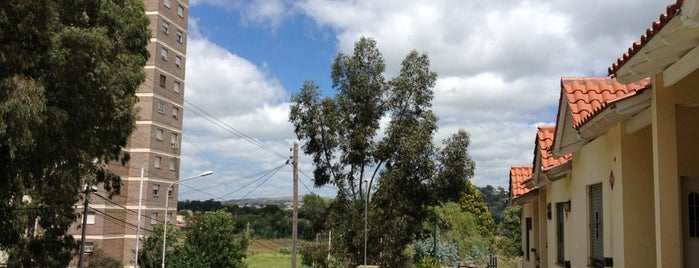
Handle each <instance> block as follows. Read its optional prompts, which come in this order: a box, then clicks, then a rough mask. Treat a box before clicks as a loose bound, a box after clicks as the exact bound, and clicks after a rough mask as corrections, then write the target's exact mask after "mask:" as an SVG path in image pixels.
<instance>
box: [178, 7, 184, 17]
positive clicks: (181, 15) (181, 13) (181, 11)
mask: <svg viewBox="0 0 699 268" xmlns="http://www.w3.org/2000/svg"><path fill="white" fill-rule="evenodd" d="M177 15H180V17H182V18H184V7H183V6H181V5H177Z"/></svg>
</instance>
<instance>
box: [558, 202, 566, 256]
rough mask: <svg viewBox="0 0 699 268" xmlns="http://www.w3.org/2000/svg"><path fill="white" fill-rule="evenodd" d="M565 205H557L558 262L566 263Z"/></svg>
mask: <svg viewBox="0 0 699 268" xmlns="http://www.w3.org/2000/svg"><path fill="white" fill-rule="evenodd" d="M565 204H566V203H556V262H557V263H558V264H563V263H565V225H564V220H565Z"/></svg>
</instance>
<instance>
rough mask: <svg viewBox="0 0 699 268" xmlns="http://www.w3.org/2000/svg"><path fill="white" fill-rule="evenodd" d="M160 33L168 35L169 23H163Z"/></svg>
mask: <svg viewBox="0 0 699 268" xmlns="http://www.w3.org/2000/svg"><path fill="white" fill-rule="evenodd" d="M162 31H163V32H164V33H166V34H169V33H170V23H168V22H167V21H163V26H162Z"/></svg>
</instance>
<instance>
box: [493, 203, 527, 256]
mask: <svg viewBox="0 0 699 268" xmlns="http://www.w3.org/2000/svg"><path fill="white" fill-rule="evenodd" d="M521 214H522V208H520V207H519V206H508V207H507V208H506V209H505V212H504V213H503V221H502V223H500V225H499V226H498V233H499V234H500V236H499V237H498V239H497V240H496V242H497V246H498V249H499V250H500V252H501V254H502V255H505V256H509V257H514V256H521V253H522V229H521V227H522V225H521V224H522V220H521V217H522V216H521Z"/></svg>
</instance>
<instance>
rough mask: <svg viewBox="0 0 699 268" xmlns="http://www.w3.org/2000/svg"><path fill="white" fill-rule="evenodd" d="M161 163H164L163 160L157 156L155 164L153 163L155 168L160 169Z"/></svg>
mask: <svg viewBox="0 0 699 268" xmlns="http://www.w3.org/2000/svg"><path fill="white" fill-rule="evenodd" d="M161 162H163V158H162V157H160V156H156V157H155V161H154V163H153V166H154V167H155V168H160V164H161Z"/></svg>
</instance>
